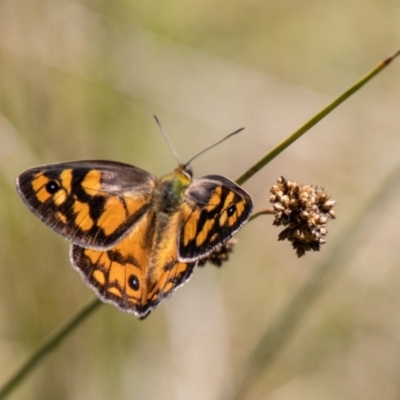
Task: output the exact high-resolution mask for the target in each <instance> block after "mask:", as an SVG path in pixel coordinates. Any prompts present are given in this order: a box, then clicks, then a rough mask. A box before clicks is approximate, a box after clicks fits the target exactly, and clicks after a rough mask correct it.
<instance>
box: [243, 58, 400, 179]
mask: <svg viewBox="0 0 400 400" xmlns="http://www.w3.org/2000/svg"><path fill="white" fill-rule="evenodd" d="M398 55H400V50H397V51H396V52H395V53H394V54H392V55H391V56H390V57H388V58H386V59H385V60H383V61H381V62H380V63H379V64H378V65H377V66H376V67H375V68H373V69H372V70H371V71H369V72H368V73H367V74H366V75H364V76H363V77H362V78H361V79H360V80H359V81H357V82H356V83H355V84H354V85H353V86H351V87H350V88H349V89H347V90H346V91H345V92H343V93H342V94H341V95H340V96H339V97H338V98H336V99H335V100H334V101H332V103H330V104H328V105H327V106H326V107H325V108H323V109H322V110H321V111H320V112H319V113H317V114H315V115H314V117H312V118H311V119H310V120H309V121H308V122H306V123H305V124H304V125H302V126H301V127H300V128H298V129H297V130H296V131H294V132H293V133H292V134H291V135H290V136H288V137H287V138H286V139H284V140H283V141H282V142H281V143H279V144H278V145H277V146H275V148H273V149H272V150H271V151H270V152H269V153H268V154H266V155H265V156H264V157H263V158H262V159H261V160H259V161H258V162H257V163H255V164H254V165H253V166H252V167H251V168H250V169H248V170H247V171H246V172H245V173H244V174H243V175H241V176H240V177H239V178H237V179H236V183H237V184H238V185H242V184H243V183H244V182H246V181H247V180H248V179H249V178H251V177H252V176H253V175H254V174H255V173H257V172H258V171H259V170H260V169H261V168H263V167H265V166H266V165H267V164H268V163H269V162H270V161H271V160H273V159H274V158H275V157H276V156H277V155H278V154H280V153H282V151H283V150H285V149H286V148H287V147H289V146H290V145H291V144H292V143H293V142H294V141H296V140H297V139H299V138H300V137H301V136H302V135H303V134H304V133H306V132H307V131H308V130H309V129H311V128H312V127H313V126H314V125H316V124H317V123H318V122H319V121H321V119H322V118H324V117H325V116H327V115H328V114H329V113H330V112H332V111H333V110H334V109H335V108H336V107H337V106H339V105H340V104H342V103H343V102H344V101H345V100H346V99H348V98H349V97H350V96H351V95H352V94H353V93H355V92H357V91H358V90H359V89H360V88H361V87H362V86H364V85H365V84H366V83H367V82H368V81H370V80H371V79H372V78H373V77H374V76H375V75H376V74H378V73H379V72H381V71H382V70H383V69H384V68H386V67H387V66H388V65H389V64H390V63H391V62H392V61H393V60H394V59H395V58H396V57H397V56H398Z"/></svg>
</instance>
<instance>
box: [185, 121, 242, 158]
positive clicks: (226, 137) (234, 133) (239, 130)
mask: <svg viewBox="0 0 400 400" xmlns="http://www.w3.org/2000/svg"><path fill="white" fill-rule="evenodd" d="M243 129H244V128H240V129H238V130H237V131H235V132H232V133H230V134H229V135H228V136H225V137H224V138H223V139H221V140H220V141H218V142H217V143H214V144H213V145H211V146H209V147H207V148H206V149H204V150H203V151H201V152H200V153H198V154H196V155H195V156H194V157H192V158H191V159H190V160H189V161H188V162H187V163H186V164H185V165H189V164H190V163H191V162H192V161H193V160H194V159H195V158H197V157H198V156H200V155H202V154H203V153H205V152H206V151H208V150H210V149H212V148H213V147H215V146H217V145H219V144H220V143H222V142H224V141H225V140H226V139H229V138H230V137H231V136H233V135H236V134H237V133H239V132H241V131H242V130H243Z"/></svg>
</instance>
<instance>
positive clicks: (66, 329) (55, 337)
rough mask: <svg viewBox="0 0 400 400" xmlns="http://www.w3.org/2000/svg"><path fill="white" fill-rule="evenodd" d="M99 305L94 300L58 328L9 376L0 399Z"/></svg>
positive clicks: (97, 301) (0, 393)
mask: <svg viewBox="0 0 400 400" xmlns="http://www.w3.org/2000/svg"><path fill="white" fill-rule="evenodd" d="M100 304H103V303H102V302H101V301H100V300H99V299H97V298H96V299H95V300H94V301H92V302H91V303H89V304H88V305H87V306H85V307H84V308H82V310H80V311H79V312H78V313H77V314H76V315H74V316H73V317H72V318H71V319H70V320H68V321H66V322H65V323H64V324H63V325H62V326H60V327H59V328H58V329H57V330H56V331H55V332H54V333H53V334H52V335H50V337H48V338H47V339H46V340H45V341H44V342H43V343H42V344H41V345H40V346H39V348H37V349H36V351H35V352H34V354H33V355H32V356H31V357H30V358H29V359H28V360H27V361H26V362H25V363H24V364H23V365H22V366H21V367H20V368H19V370H18V371H17V372H16V373H15V374H14V375H13V376H11V378H10V379H9V380H8V382H6V384H5V385H4V386H3V387H2V388H1V389H0V399H5V398H6V397H7V395H9V394H10V393H11V392H12V390H13V389H15V388H16V387H17V386H18V384H19V383H21V382H22V380H23V379H24V378H25V377H26V376H27V375H28V374H29V372H31V371H32V370H33V369H34V368H35V366H36V365H37V364H38V363H39V362H40V361H41V360H42V359H43V358H44V357H45V356H46V355H47V354H48V353H49V352H50V351H51V350H53V349H54V348H55V347H57V345H58V344H60V343H61V342H62V340H63V339H64V338H65V337H67V336H68V335H69V334H70V333H71V332H72V331H73V330H74V329H75V328H77V327H78V326H79V325H80V323H81V322H83V321H84V320H85V319H86V318H87V317H88V316H89V315H90V314H92V313H93V311H95V310H96V309H97V308H98V306H99V305H100Z"/></svg>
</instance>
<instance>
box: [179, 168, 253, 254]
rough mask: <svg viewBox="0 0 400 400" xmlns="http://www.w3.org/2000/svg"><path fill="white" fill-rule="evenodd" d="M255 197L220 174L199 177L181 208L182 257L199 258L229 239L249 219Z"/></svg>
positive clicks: (180, 247) (189, 189) (187, 192)
mask: <svg viewBox="0 0 400 400" xmlns="http://www.w3.org/2000/svg"><path fill="white" fill-rule="evenodd" d="M252 209H253V201H252V199H251V196H250V195H249V194H248V193H247V192H246V191H245V190H243V189H242V188H241V187H240V186H238V185H237V184H236V183H234V182H232V181H231V180H229V179H227V178H224V177H222V176H218V175H209V176H205V177H203V178H201V179H198V180H195V181H194V182H193V183H192V184H191V185H190V186H189V188H188V189H187V191H186V193H185V200H184V203H183V205H182V207H181V224H180V232H179V239H178V241H179V245H178V258H179V260H180V261H185V262H189V261H195V260H198V259H200V258H202V257H204V256H206V255H207V254H210V253H211V252H212V251H213V250H214V249H215V248H216V247H218V246H219V245H221V244H223V243H224V242H226V241H227V240H228V239H229V238H230V237H232V235H233V234H234V233H236V232H237V231H238V230H239V229H240V227H241V226H242V225H243V224H244V223H245V222H246V221H247V220H248V219H249V217H250V214H251V211H252Z"/></svg>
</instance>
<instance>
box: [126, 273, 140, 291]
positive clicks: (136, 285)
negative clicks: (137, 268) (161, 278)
mask: <svg viewBox="0 0 400 400" xmlns="http://www.w3.org/2000/svg"><path fill="white" fill-rule="evenodd" d="M128 284H129V286H130V287H131V289H133V290H139V280H138V278H137V277H136V276H135V275H131V276H130V277H129V278H128Z"/></svg>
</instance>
